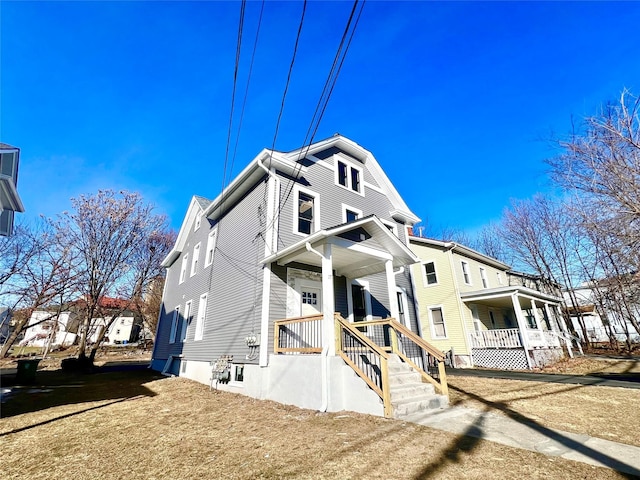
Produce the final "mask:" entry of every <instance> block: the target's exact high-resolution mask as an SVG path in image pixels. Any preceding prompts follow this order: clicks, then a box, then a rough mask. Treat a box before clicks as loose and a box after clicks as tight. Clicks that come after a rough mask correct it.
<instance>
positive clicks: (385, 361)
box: [272, 313, 448, 418]
mask: <svg viewBox="0 0 640 480" xmlns="http://www.w3.org/2000/svg"><path fill="white" fill-rule="evenodd" d="M323 322H324V318H323V315H310V316H305V317H298V318H293V319H283V320H279V321H277V322H276V323H275V332H274V339H275V340H274V356H275V358H272V364H273V363H282V362H283V361H284V362H287V361H286V360H285V359H286V358H288V359H290V361H289V362H287V366H288V367H289V368H291V367H292V366H293V367H294V368H295V366H296V365H299V364H301V363H305V362H306V363H308V362H309V361H312V358H313V357H314V356H315V357H316V358H318V357H319V358H320V359H325V362H328V361H329V360H330V359H331V358H332V357H330V356H328V355H327V352H328V348H327V346H326V345H325V346H323V344H322V331H323V328H324V327H323ZM333 328H334V329H335V338H334V342H335V345H334V347H335V351H336V357H333V358H337V357H339V358H341V359H342V361H343V362H344V364H346V365H347V366H348V367H349V368H350V369H351V370H352V371H353V373H355V374H356V375H357V377H359V378H360V379H361V380H362V382H364V383H362V384H361V385H360V386H359V387H360V388H358V386H357V385H355V384H354V382H353V380H352V381H351V382H352V385H351V386H350V388H349V389H348V390H349V391H348V392H347V391H346V390H347V389H345V388H343V387H338V389H340V390H344V391H343V392H342V394H343V396H345V395H346V396H347V397H350V398H347V399H346V400H345V399H343V400H342V401H343V403H344V402H345V401H346V402H354V401H355V402H356V403H357V402H358V401H359V400H358V398H361V399H362V402H361V403H364V402H365V400H364V399H365V397H366V395H367V392H366V391H362V387H365V386H366V387H368V388H367V389H365V390H369V392H373V393H375V395H377V398H378V399H379V401H380V404H381V407H382V414H383V415H384V416H385V417H387V418H391V417H396V418H397V417H401V416H403V415H408V414H411V413H415V412H416V411H419V410H425V409H429V408H442V407H444V406H446V405H447V403H448V387H447V379H446V373H445V357H444V354H443V353H442V352H440V351H439V350H437V349H436V348H434V347H433V346H432V345H430V344H428V343H427V342H426V341H425V340H424V339H422V338H421V337H419V336H417V335H416V334H414V333H413V332H411V330H409V329H407V328H406V327H405V326H403V325H402V324H400V323H399V322H397V321H396V320H395V319H392V318H388V319H383V320H374V321H368V322H357V323H350V322H348V321H347V320H345V319H344V318H343V317H342V316H341V315H340V314H339V313H335V314H334V322H333ZM334 371H335V369H334ZM301 373H302V372H301ZM330 375H331V374H330V370H329V369H328V368H326V367H325V366H324V365H323V366H322V382H321V383H322V385H323V386H324V385H325V384H326V386H327V388H326V391H325V389H324V387H323V389H322V398H323V405H325V402H329V397H330V394H329V390H330V388H329V386H330V385H332V382H331V381H330V380H329V379H328V378H327V377H329V376H330ZM307 376H308V372H307ZM302 377H303V378H304V377H305V374H304V373H302ZM333 385H335V382H334V383H333ZM310 387H311V388H313V386H310ZM316 388H317V387H316ZM333 389H335V387H334V388H332V389H331V390H333ZM436 391H437V392H438V395H436V394H435V392H436ZM357 392H360V393H357ZM335 396H336V395H335V393H334V397H335ZM359 408H362V405H358V407H357V408H352V409H354V410H357V411H360V410H358V409H359Z"/></svg>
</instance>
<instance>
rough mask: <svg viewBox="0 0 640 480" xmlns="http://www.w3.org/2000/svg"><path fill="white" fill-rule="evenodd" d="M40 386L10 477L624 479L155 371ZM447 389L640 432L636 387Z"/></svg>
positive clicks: (547, 415)
mask: <svg viewBox="0 0 640 480" xmlns="http://www.w3.org/2000/svg"><path fill="white" fill-rule="evenodd" d="M37 381H38V387H37V388H36V389H29V388H23V389H20V391H19V392H18V393H16V394H15V395H13V396H12V397H10V399H9V400H8V401H7V402H6V403H4V404H3V405H2V411H1V414H2V417H3V418H2V419H1V420H0V439H1V440H0V441H1V442H2V445H3V446H2V449H0V464H1V465H3V467H2V468H3V478H7V479H23V478H24V479H27V478H28V479H32V480H35V479H45V478H46V479H49V478H74V479H119V478H128V479H143V478H144V479H192V478H193V479H195V478H198V479H200V478H224V479H249V478H266V479H275V478H301V479H307V478H308V479H311V478H313V479H323V478H326V479H357V478H367V479H369V478H385V479H388V478H393V479H395V478H398V479H400V478H402V479H429V478H438V479H445V480H447V479H456V480H459V479H461V478H505V479H511V478H513V479H520V478H545V479H546V478H558V479H564V478H566V479H572V480H573V479H576V478H589V479H610V478H626V477H624V476H622V475H619V474H617V473H615V472H613V471H611V470H608V469H604V468H596V467H592V466H590V465H586V464H582V463H579V462H573V461H570V460H564V459H561V458H558V457H546V456H544V455H541V454H538V453H535V452H529V451H525V450H519V449H515V448H510V447H505V446H502V445H498V444H495V443H491V442H488V441H484V440H479V439H475V438H470V437H463V436H457V435H454V434H450V433H447V432H442V431H438V430H433V429H430V428H427V427H422V426H418V425H414V424H410V423H405V422H401V421H397V420H385V419H382V418H377V417H371V416H367V415H360V414H355V413H348V412H343V413H340V414H322V413H318V412H315V411H310V410H303V409H299V408H296V407H292V406H286V405H281V404H278V403H274V402H270V401H259V400H255V399H252V398H249V397H244V396H241V395H233V394H229V393H225V392H219V391H213V392H210V391H209V388H208V387H207V386H204V385H201V384H198V383H195V382H191V381H188V380H185V379H181V378H165V377H160V376H158V375H157V374H155V373H153V372H149V371H136V372H119V373H99V374H92V375H67V374H63V373H62V372H60V371H59V370H53V369H51V370H44V371H39V372H38V378H37ZM476 381H477V382H478V384H476ZM492 382H495V383H492ZM483 384H486V385H483ZM451 386H452V395H451V401H452V403H453V404H460V405H467V406H478V407H480V408H483V409H488V408H491V409H493V410H497V411H503V412H504V411H506V410H514V411H516V412H519V413H520V414H521V415H524V416H531V417H532V418H534V419H535V420H536V421H538V422H540V423H541V424H543V425H545V426H548V427H552V428H564V429H568V427H570V426H571V425H573V426H574V427H575V429H576V431H578V430H580V429H582V428H584V427H583V425H586V424H588V423H589V422H583V423H581V422H582V420H581V418H583V417H587V416H589V415H592V412H591V410H592V409H596V410H597V411H598V415H597V417H596V418H595V419H594V421H593V424H594V425H597V428H598V429H600V434H599V435H597V436H601V437H602V438H608V439H612V440H618V441H624V440H623V439H632V440H633V438H632V435H631V433H633V432H637V431H640V430H638V425H637V422H638V420H637V418H635V417H637V414H634V415H631V416H626V417H625V416H623V415H622V414H620V415H618V414H616V409H617V408H618V407H619V406H623V408H626V406H627V405H629V406H633V405H634V404H635V405H638V401H639V400H640V398H639V397H638V395H639V393H635V392H640V391H639V390H633V391H631V390H626V389H621V388H608V387H582V386H580V387H577V386H570V385H554V386H553V388H554V389H560V390H562V389H565V391H559V390H552V391H549V390H547V388H548V387H549V385H548V384H538V383H537V382H516V381H510V380H495V381H490V380H488V379H472V378H470V377H456V378H451ZM569 387H575V388H572V389H569ZM30 390H31V391H30ZM33 390H35V391H33ZM38 390H41V391H38ZM592 390H593V392H592ZM598 391H602V392H604V393H603V395H604V397H601V393H599V392H598ZM630 392H631V393H630ZM605 397H607V398H608V403H601V401H603V400H602V399H603V398H605ZM612 405H613V406H615V407H616V408H611V406H612ZM576 406H578V408H576ZM624 411H626V410H624ZM621 412H622V411H621ZM625 430H628V431H629V432H631V433H628V434H625V433H624V432H625ZM584 433H587V432H584ZM625 435H626V436H625ZM627 443H634V444H637V439H636V441H635V442H627Z"/></svg>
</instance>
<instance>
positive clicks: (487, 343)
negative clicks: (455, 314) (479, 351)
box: [469, 328, 522, 348]
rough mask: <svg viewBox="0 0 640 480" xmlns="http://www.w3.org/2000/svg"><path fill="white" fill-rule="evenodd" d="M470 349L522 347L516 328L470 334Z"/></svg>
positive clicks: (518, 331)
mask: <svg viewBox="0 0 640 480" xmlns="http://www.w3.org/2000/svg"><path fill="white" fill-rule="evenodd" d="M469 336H470V337H471V347H472V348H518V347H522V340H521V338H520V330H518V329H517V328H502V329H499V330H481V331H479V332H471V333H470V334H469Z"/></svg>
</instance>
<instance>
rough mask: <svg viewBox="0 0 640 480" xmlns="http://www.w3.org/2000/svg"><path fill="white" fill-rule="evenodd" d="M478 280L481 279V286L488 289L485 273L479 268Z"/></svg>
mask: <svg viewBox="0 0 640 480" xmlns="http://www.w3.org/2000/svg"><path fill="white" fill-rule="evenodd" d="M480 278H481V279H482V286H483V287H484V288H489V280H488V279H487V271H486V270H485V269H484V268H482V267H480Z"/></svg>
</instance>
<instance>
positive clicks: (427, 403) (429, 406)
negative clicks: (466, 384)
mask: <svg viewBox="0 0 640 480" xmlns="http://www.w3.org/2000/svg"><path fill="white" fill-rule="evenodd" d="M448 404H449V399H448V398H447V397H445V396H444V395H429V396H420V397H413V398H405V399H403V400H399V401H393V400H392V401H391V405H392V406H393V416H394V417H395V418H402V417H405V416H408V415H412V414H416V413H419V412H427V411H429V410H440V409H443V408H446V407H447V406H448Z"/></svg>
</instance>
